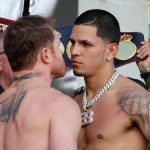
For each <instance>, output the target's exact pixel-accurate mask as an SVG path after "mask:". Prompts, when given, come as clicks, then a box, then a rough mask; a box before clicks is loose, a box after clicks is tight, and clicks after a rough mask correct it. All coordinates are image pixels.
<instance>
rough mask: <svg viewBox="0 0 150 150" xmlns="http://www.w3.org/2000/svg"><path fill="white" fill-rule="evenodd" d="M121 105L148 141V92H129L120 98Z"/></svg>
mask: <svg viewBox="0 0 150 150" xmlns="http://www.w3.org/2000/svg"><path fill="white" fill-rule="evenodd" d="M121 107H122V109H123V110H124V111H125V112H126V113H127V114H128V115H129V117H130V118H131V119H132V120H133V121H134V122H135V123H136V124H137V125H138V127H139V129H140V130H141V131H142V133H143V135H144V136H145V137H146V138H147V140H148V141H150V93H149V92H147V91H146V92H145V91H144V92H134V93H132V94H129V95H128V96H126V98H124V99H123V100H122V103H121Z"/></svg>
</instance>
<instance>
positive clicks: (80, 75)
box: [73, 71, 85, 77]
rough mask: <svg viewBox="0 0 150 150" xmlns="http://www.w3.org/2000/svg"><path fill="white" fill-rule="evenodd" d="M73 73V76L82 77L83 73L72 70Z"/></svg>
mask: <svg viewBox="0 0 150 150" xmlns="http://www.w3.org/2000/svg"><path fill="white" fill-rule="evenodd" d="M73 73H74V75H75V76H78V77H83V76H84V75H85V74H84V73H83V72H77V71H73Z"/></svg>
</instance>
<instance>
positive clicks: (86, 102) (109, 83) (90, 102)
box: [82, 70, 119, 110]
mask: <svg viewBox="0 0 150 150" xmlns="http://www.w3.org/2000/svg"><path fill="white" fill-rule="evenodd" d="M118 76H119V73H118V72H117V70H115V72H114V73H113V74H112V76H111V77H110V79H109V80H108V81H107V83H106V84H105V85H104V86H103V88H102V89H101V90H100V91H99V92H98V93H97V94H96V95H95V97H94V98H92V99H91V100H87V99H86V90H85V91H84V94H83V101H82V105H83V109H84V110H87V109H88V108H90V107H91V106H92V105H93V104H95V103H96V102H97V101H98V99H99V98H100V97H101V96H102V95H103V94H104V93H105V92H106V91H107V90H108V89H109V88H110V87H111V86H112V84H113V83H114V81H115V80H116V79H117V78H118Z"/></svg>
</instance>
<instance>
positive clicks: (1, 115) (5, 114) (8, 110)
mask: <svg viewBox="0 0 150 150" xmlns="http://www.w3.org/2000/svg"><path fill="white" fill-rule="evenodd" d="M26 94H27V91H26V90H25V89H22V90H21V91H20V92H19V93H18V94H17V95H16V93H12V94H10V95H9V96H8V97H7V98H5V99H4V100H3V101H2V102H1V103H0V122H2V123H7V122H8V120H9V118H10V117H12V119H13V120H15V116H16V114H17V113H18V110H19V107H20V105H21V103H22V101H23V99H24V97H25V95H26Z"/></svg>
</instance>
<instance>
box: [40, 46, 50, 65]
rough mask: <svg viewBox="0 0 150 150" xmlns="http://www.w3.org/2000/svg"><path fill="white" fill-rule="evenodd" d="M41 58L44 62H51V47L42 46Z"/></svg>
mask: <svg viewBox="0 0 150 150" xmlns="http://www.w3.org/2000/svg"><path fill="white" fill-rule="evenodd" d="M40 55H41V60H42V61H43V62H44V63H47V64H49V63H50V61H51V50H50V49H49V48H46V47H44V48H42V50H41V53H40Z"/></svg>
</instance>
